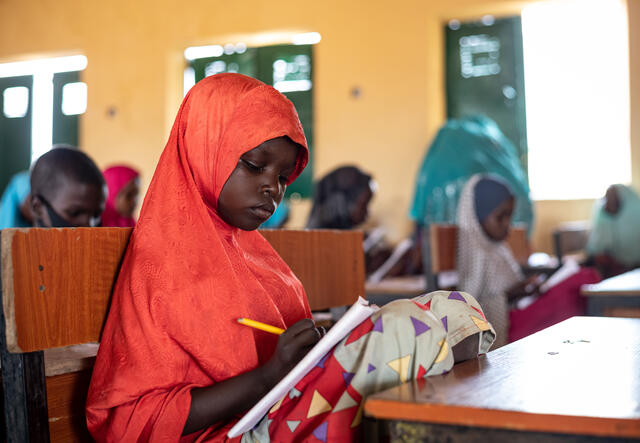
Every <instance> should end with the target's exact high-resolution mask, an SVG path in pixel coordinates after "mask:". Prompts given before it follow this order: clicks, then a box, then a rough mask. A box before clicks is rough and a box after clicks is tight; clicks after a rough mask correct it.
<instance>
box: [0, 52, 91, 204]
mask: <svg viewBox="0 0 640 443" xmlns="http://www.w3.org/2000/svg"><path fill="white" fill-rule="evenodd" d="M86 66H87V58H86V57H84V56H82V55H78V56H70V57H57V58H50V59H39V60H30V61H24V62H15V63H3V64H0V109H1V110H2V111H1V112H0V134H1V135H2V137H0V191H1V190H2V189H4V187H5V186H6V184H7V183H8V181H9V179H10V177H11V176H12V175H13V174H15V173H16V172H19V171H23V170H25V169H27V168H29V165H30V164H31V163H32V162H33V161H35V160H36V159H37V158H38V157H40V156H41V155H42V154H44V153H45V152H47V151H48V150H49V149H51V146H52V145H53V144H56V143H66V144H71V145H74V146H77V145H78V118H79V115H80V114H82V113H84V112H85V110H86V107H87V86H86V84H84V83H82V82H80V80H79V76H80V71H82V70H83V69H84V68H85V67H86Z"/></svg>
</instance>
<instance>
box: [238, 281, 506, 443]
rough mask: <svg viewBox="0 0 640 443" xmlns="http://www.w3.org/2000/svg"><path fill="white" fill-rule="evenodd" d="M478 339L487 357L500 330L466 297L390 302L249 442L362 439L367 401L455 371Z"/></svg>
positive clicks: (322, 363) (293, 392)
mask: <svg viewBox="0 0 640 443" xmlns="http://www.w3.org/2000/svg"><path fill="white" fill-rule="evenodd" d="M474 334H477V335H478V352H479V353H481V354H482V353H485V352H487V351H488V350H489V348H490V347H491V344H492V343H493V340H494V339H495V331H493V328H492V327H491V325H490V324H489V323H488V322H487V320H486V319H485V317H484V314H483V312H482V309H481V308H480V305H479V304H478V302H477V301H476V300H475V299H474V298H473V297H471V296H470V295H469V294H466V293H464V292H455V291H454V292H449V291H437V292H432V293H430V294H425V295H422V296H420V297H416V298H414V299H412V300H398V301H395V302H393V303H390V304H388V305H386V306H384V307H382V309H380V310H379V311H378V312H376V313H375V314H374V315H372V316H371V317H370V318H368V319H367V320H365V321H364V322H362V323H361V324H360V325H359V326H357V327H356V328H355V329H354V330H353V331H351V333H350V334H349V335H348V336H347V337H345V338H344V339H343V340H342V341H341V342H340V343H339V344H338V345H336V347H335V348H334V349H333V350H331V351H330V352H329V353H328V354H327V355H326V356H325V357H324V358H323V359H322V360H320V362H318V364H317V365H316V367H315V368H313V369H312V370H311V371H310V372H309V373H308V374H307V375H306V376H305V377H304V378H303V379H302V380H301V381H300V382H299V383H298V384H297V385H296V386H295V388H294V389H292V390H291V391H290V392H289V393H288V394H287V395H286V396H285V397H284V398H282V399H281V400H280V401H278V402H277V403H276V404H275V405H274V406H273V407H272V408H271V410H270V411H269V413H268V414H267V415H266V416H265V417H264V418H263V419H262V421H261V422H260V423H259V424H258V426H257V427H256V428H255V429H254V430H253V431H250V432H248V433H245V434H244V435H243V437H242V441H243V442H256V441H258V442H270V441H273V442H290V441H308V442H333V441H340V442H344V441H353V440H357V439H358V435H359V434H358V433H359V429H360V423H361V420H362V408H363V405H364V400H365V398H366V397H367V396H368V395H370V394H372V393H374V392H379V391H382V390H384V389H387V388H390V387H393V386H396V385H399V384H401V383H404V382H406V381H409V380H414V379H418V378H422V377H426V376H429V375H437V374H442V373H444V372H447V371H449V370H450V369H451V367H452V366H453V363H454V358H453V352H452V351H451V349H452V348H453V347H454V346H455V345H456V344H458V343H459V342H461V341H462V340H464V339H465V338H467V337H469V336H472V335H474Z"/></svg>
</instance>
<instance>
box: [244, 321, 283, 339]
mask: <svg viewBox="0 0 640 443" xmlns="http://www.w3.org/2000/svg"><path fill="white" fill-rule="evenodd" d="M238 323H240V324H242V325H245V326H251V327H252V328H256V329H260V330H261V331H265V332H271V333H272V334H278V335H280V334H282V333H283V332H284V329H282V328H278V327H277V326H271V325H268V324H266V323H260V322H259V321H255V320H250V319H248V318H239V319H238Z"/></svg>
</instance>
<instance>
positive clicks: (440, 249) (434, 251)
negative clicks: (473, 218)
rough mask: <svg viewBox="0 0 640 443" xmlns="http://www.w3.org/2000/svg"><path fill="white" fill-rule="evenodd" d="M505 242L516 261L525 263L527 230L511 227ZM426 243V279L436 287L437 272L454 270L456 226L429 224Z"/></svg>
mask: <svg viewBox="0 0 640 443" xmlns="http://www.w3.org/2000/svg"><path fill="white" fill-rule="evenodd" d="M507 244H508V245H509V247H510V248H511V251H512V252H513V255H514V257H515V259H516V261H517V262H518V263H520V264H521V265H526V263H527V259H528V258H529V255H530V254H531V248H530V247H529V240H528V239H527V231H526V229H524V228H522V227H513V228H511V230H510V231H509V237H507ZM428 245H429V250H430V260H429V264H430V267H429V268H430V269H428V270H427V280H435V285H436V287H438V283H437V276H438V274H440V273H442V272H446V271H455V270H456V252H457V250H458V227H457V226H456V225H449V224H432V225H430V226H429V239H428Z"/></svg>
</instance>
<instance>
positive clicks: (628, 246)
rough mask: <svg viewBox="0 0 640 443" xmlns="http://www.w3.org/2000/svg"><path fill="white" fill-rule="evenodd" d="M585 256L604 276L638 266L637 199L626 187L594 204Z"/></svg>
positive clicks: (639, 228)
mask: <svg viewBox="0 0 640 443" xmlns="http://www.w3.org/2000/svg"><path fill="white" fill-rule="evenodd" d="M591 223H592V230H591V234H590V236H589V241H588V243H587V253H588V254H589V256H590V258H591V259H592V260H593V261H594V262H595V264H596V266H597V267H598V269H599V270H600V272H601V273H602V274H603V275H604V276H605V277H610V276H612V275H616V274H620V273H622V272H625V271H627V270H630V269H633V268H635V267H638V266H640V197H639V196H638V194H636V193H635V191H634V190H633V189H631V187H629V186H625V185H613V186H611V187H609V189H608V190H607V193H606V195H605V197H604V198H603V199H601V200H599V201H598V202H596V204H595V206H594V210H593V214H592V219H591Z"/></svg>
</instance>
